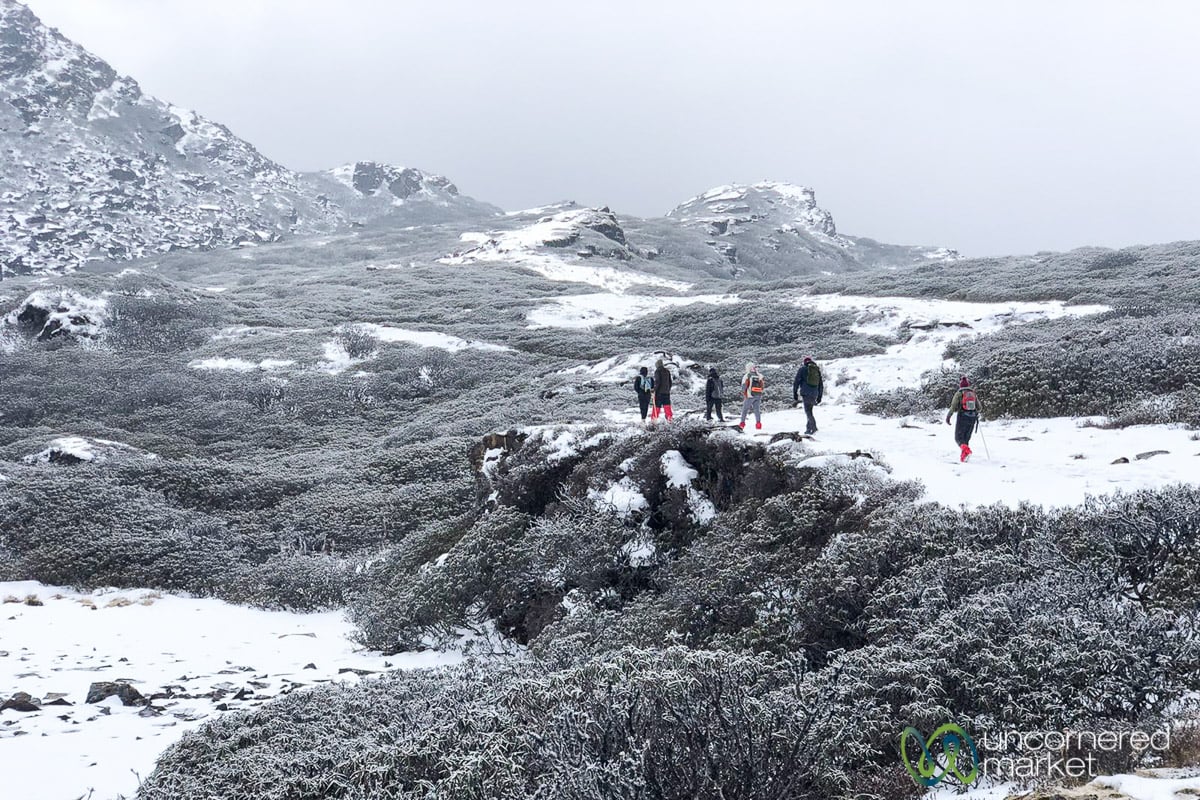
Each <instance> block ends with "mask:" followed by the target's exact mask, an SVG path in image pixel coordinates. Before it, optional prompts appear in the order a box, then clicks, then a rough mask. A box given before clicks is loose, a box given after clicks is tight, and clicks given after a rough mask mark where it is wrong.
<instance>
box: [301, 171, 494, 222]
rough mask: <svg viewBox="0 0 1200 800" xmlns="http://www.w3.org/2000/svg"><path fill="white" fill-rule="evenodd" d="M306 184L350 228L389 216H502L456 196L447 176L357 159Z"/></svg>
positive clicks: (428, 219) (312, 176) (453, 218)
mask: <svg viewBox="0 0 1200 800" xmlns="http://www.w3.org/2000/svg"><path fill="white" fill-rule="evenodd" d="M302 179H303V181H304V183H305V185H306V186H307V187H308V188H309V190H311V191H312V192H315V193H316V195H317V198H318V199H320V200H324V201H325V202H327V203H328V204H329V206H330V207H331V208H333V209H335V210H336V211H337V213H338V214H339V215H341V216H342V217H344V218H345V220H346V221H347V222H349V223H351V224H362V223H367V222H373V221H377V220H381V219H386V218H392V219H394V220H399V221H402V222H403V224H405V225H422V224H437V223H443V222H453V221H466V220H476V219H481V218H486V217H492V216H497V215H499V214H502V213H503V212H502V211H501V210H500V209H499V208H497V207H495V206H493V205H489V204H487V203H483V202H480V201H478V200H475V199H473V198H471V197H467V196H466V195H463V194H460V193H459V191H458V187H457V186H455V185H454V184H453V183H452V182H451V181H450V179H449V178H446V177H444V176H442V175H435V174H433V173H432V172H425V171H423V170H419V169H413V168H412V167H398V166H394V165H392V164H380V163H378V162H375V161H358V162H355V163H353V164H345V165H343V166H340V167H337V168H335V169H331V170H326V171H324V172H310V173H306V174H305V175H303V176H302Z"/></svg>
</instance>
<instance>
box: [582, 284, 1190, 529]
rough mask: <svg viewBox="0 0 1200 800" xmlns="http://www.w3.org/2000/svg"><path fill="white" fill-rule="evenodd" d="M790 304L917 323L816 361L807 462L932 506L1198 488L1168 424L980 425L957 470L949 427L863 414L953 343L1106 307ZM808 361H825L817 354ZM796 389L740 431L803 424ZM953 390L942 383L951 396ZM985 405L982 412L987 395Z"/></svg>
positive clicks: (602, 373)
mask: <svg viewBox="0 0 1200 800" xmlns="http://www.w3.org/2000/svg"><path fill="white" fill-rule="evenodd" d="M794 302H796V303H798V304H802V305H806V306H808V307H812V308H820V309H824V310H828V309H834V308H842V309H853V310H857V311H859V312H860V313H859V317H858V322H857V324H856V327H857V328H858V329H860V330H863V331H865V332H870V333H877V334H880V335H889V336H894V335H896V334H897V332H898V331H899V329H900V328H901V326H905V325H907V326H909V327H910V328H912V327H917V326H919V327H918V328H917V330H916V332H915V335H913V336H912V337H911V338H910V339H909V340H908V341H907V342H905V343H903V344H897V345H893V346H891V347H889V348H888V351H887V352H886V353H885V354H882V355H874V356H861V357H858V358H847V359H838V360H832V361H829V362H825V363H823V364H822V367H823V370H824V377H825V385H826V390H825V398H824V402H823V403H822V404H821V405H820V406H818V407H817V410H816V412H815V415H816V418H817V424H818V427H819V430H818V433H817V438H816V441H810V442H806V443H805V447H806V449H807V452H808V453H811V455H812V456H813V457H814V460H813V461H812V464H813V465H814V466H816V465H821V464H828V463H836V462H838V461H839V460H840V459H838V458H837V457H836V456H837V454H844V453H851V452H854V451H866V452H868V453H871V454H872V455H873V456H875V457H876V458H877V459H879V460H880V461H882V462H883V463H886V464H887V465H889V466H890V468H891V474H892V476H893V477H895V478H898V479H902V480H909V479H916V480H920V481H921V482H922V483H923V484H924V486H925V489H926V493H925V497H926V498H927V499H928V500H933V501H938V502H942V503H946V504H948V505H952V506H957V505H960V504H966V505H969V506H978V505H985V504H989V503H1005V504H1009V505H1013V506H1015V505H1017V504H1019V503H1021V502H1031V503H1035V504H1042V505H1046V506H1066V505H1075V504H1078V503H1080V502H1082V501H1083V500H1084V498H1085V497H1086V496H1088V495H1099V494H1110V493H1112V492H1114V491H1116V490H1118V489H1123V490H1134V489H1139V488H1151V487H1156V486H1163V485H1166V484H1170V483H1175V482H1179V481H1188V480H1191V481H1195V480H1197V478H1196V476H1197V475H1200V470H1197V466H1198V465H1200V459H1198V457H1200V441H1195V440H1193V439H1192V433H1191V432H1190V431H1187V430H1184V429H1182V428H1179V427H1174V426H1167V425H1145V426H1135V427H1131V428H1125V429H1122V430H1103V429H1100V428H1093V427H1083V423H1084V422H1085V420H1081V419H1073V418H1060V419H1011V420H988V419H986V418H985V420H984V422H983V423H982V424H981V427H980V433H978V434H976V436H975V438H974V439H973V440H972V444H973V447H974V452H975V454H974V455H973V456H972V457H971V459H970V461H969V462H968V463H966V464H962V463H960V462H959V460H958V448H957V446H956V445H955V443H954V432H953V429H952V427H950V426H948V425H945V424H942V423H941V422H940V421H929V420H910V419H904V420H901V419H883V418H880V417H875V416H869V415H866V414H860V413H858V410H857V407H856V404H855V399H856V396H857V392H858V391H859V390H860V389H864V388H871V389H889V388H896V387H899V386H906V385H910V386H911V385H916V384H917V383H918V382H919V380H920V376H921V373H922V372H924V371H926V370H929V369H936V368H937V367H939V366H952V365H951V364H948V363H947V362H944V361H943V359H942V354H943V351H944V349H945V346H946V344H947V343H948V342H949V341H951V340H952V339H954V338H957V337H962V336H978V335H980V334H983V333H990V332H993V331H996V330H999V329H1000V328H1002V327H1004V326H1006V325H1016V324H1023V323H1027V322H1032V321H1034V320H1038V319H1049V318H1054V317H1059V316H1063V315H1067V314H1077V315H1083V314H1095V313H1099V312H1102V311H1104V310H1106V309H1105V307H1103V306H1076V307H1069V306H1064V305H1063V304H1061V303H962V302H943V301H928V300H917V299H912V298H875V297H849V296H842V295H813V296H801V297H796V298H794ZM801 355H805V354H797V361H799V357H800V356H801ZM812 355H814V356H815V357H816V358H817V359H818V361H820V353H819V352H818V353H814V354H812ZM635 356H636V358H634V360H633V361H631V360H630V358H631V357H629V356H616V357H614V358H612V359H610V360H608V361H605V362H601V363H599V364H588V365H581V366H580V367H578V368H576V371H577V372H579V373H580V374H587V375H594V376H595V377H596V379H598V380H605V379H611V378H612V377H613V376H617V377H618V378H627V377H628V376H632V374H633V369H632V367H633V365H634V363H635V362H640V363H646V359H647V358H648V356H646V355H644V354H635ZM651 363H652V362H651ZM739 379H740V376H725V384H726V389H727V391H726V395H727V396H728V397H729V399H730V402H727V404H726V406H725V417H726V420H728V421H730V422H731V423H736V422H737V421H738V420H739V418H740V412H741V406H740V401H736V400H735V399H734V398H736V395H737V388H736V387H737V382H738V380H739ZM839 383H840V384H841V385H839ZM696 386H697V387H702V386H703V384H702V383H697V384H696ZM791 388H792V387H791V385H790V381H789V385H785V386H769V387H768V390H767V395H766V401H765V404H764V411H765V413H764V414H763V429H762V431H760V432H755V431H754V429H753V424H754V423H753V417H750V421H749V424H748V425H747V435H755V434H756V435H758V436H759V437H761V438H762V439H764V440H766V439H769V437H770V436H772V435H774V434H777V433H784V432H801V431H803V430H804V429H805V417H804V412H803V410H801V409H796V408H793V407H792V392H791ZM953 389H954V387H953V386H949V387H947V396H949V394H950V393H951V392H952V391H953ZM696 391H700V389H699V388H697V389H696ZM981 399H982V400H983V401H984V403H985V409H986V402H987V398H986V397H983V398H981ZM674 400H675V413H676V414H677V415H678V414H681V413H683V412H684V411H687V410H689V409H697V408H699V409H700V410H703V400H702V398H701V397H699V396H697V395H696V394H692V395H686V394H683V393H676V396H675V398H674ZM985 417H986V414H985ZM610 418H612V419H614V420H621V421H626V422H630V423H635V424H640V423H637V419H638V414H637V410H636V409H635V408H626V409H622V410H620V411H619V412H618V413H615V414H613V415H610ZM1155 451H1164V452H1159V453H1156V452H1155ZM1151 454H1153V455H1151ZM1139 456H1143V457H1142V458H1139ZM1119 459H1127V461H1128V463H1113V462H1114V461H1118V460H1119Z"/></svg>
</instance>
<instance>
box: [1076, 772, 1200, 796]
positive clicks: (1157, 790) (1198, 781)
mask: <svg viewBox="0 0 1200 800" xmlns="http://www.w3.org/2000/svg"><path fill="white" fill-rule="evenodd" d="M1092 783H1093V784H1095V785H1096V786H1103V787H1107V788H1109V789H1115V790H1116V791H1118V792H1121V793H1122V794H1125V795H1128V796H1129V797H1130V798H1132V800H1179V799H1180V798H1188V797H1195V796H1196V795H1197V794H1200V776H1194V777H1188V778H1167V777H1147V776H1142V775H1105V776H1102V777H1099V778H1096V779H1095V780H1093V781H1092Z"/></svg>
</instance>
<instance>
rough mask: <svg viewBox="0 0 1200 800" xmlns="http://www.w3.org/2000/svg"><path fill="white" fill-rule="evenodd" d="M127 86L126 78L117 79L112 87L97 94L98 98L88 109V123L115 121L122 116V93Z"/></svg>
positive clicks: (96, 97)
mask: <svg viewBox="0 0 1200 800" xmlns="http://www.w3.org/2000/svg"><path fill="white" fill-rule="evenodd" d="M127 85H128V84H127V83H126V79H125V78H117V79H116V80H115V81H113V82H112V84H111V85H109V86H107V87H105V88H104V89H101V90H100V91H99V92H96V96H95V97H94V98H93V99H92V107H91V108H90V109H88V116H87V118H88V122H95V121H96V120H101V119H115V118H117V117H119V116H121V112H120V110H119V106H120V102H121V91H122V90H123V89H125V88H126V86H127Z"/></svg>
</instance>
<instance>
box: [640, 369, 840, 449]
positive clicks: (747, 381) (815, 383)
mask: <svg viewBox="0 0 1200 800" xmlns="http://www.w3.org/2000/svg"><path fill="white" fill-rule="evenodd" d="M673 382H674V378H673V376H672V375H671V370H670V369H668V368H667V366H666V365H665V364H664V363H663V360H662V359H661V358H660V359H658V361H657V362H656V363H655V365H654V374H653V375H651V374H650V370H649V369H648V368H646V367H642V368H641V370H640V371H639V373H638V375H637V376H635V377H634V379H633V386H634V389H635V390H636V391H637V397H638V408H639V410H640V411H641V414H642V420H643V421H645V420H646V417H647V416H649V418H650V420H651V421H657V420H658V418H659V416H660V415H662V416H663V417H664V418H665V419H666V420H667V421H668V422H670V421H671V420H672V419H674V417H675V411H674V409H673V408H672V407H671V386H672V384H673ZM766 389H767V382H766V380H765V379H764V378H763V376H762V373H761V372H760V371H759V369H758V365H757V364H754V363H748V364H746V373H745V375H743V376H742V383H741V397H742V419H741V422H739V423H738V427H739V428H741V429H743V430H745V428H746V418H747V417H748V416H749V415H750V414H754V427H755V428H756V429H758V430H761V429H762V399H763V393H764V392H766ZM824 395H825V381H824V378H823V377H822V375H821V368H820V367H819V366H817V363H816V362H815V361H813V360H812V359H811V358H809V357H805V359H804V363H803V364H802V365H801V366H800V369H799V370H797V371H796V379H795V380H794V381H793V382H792V399H793V400H794V401H795V404H796V405H797V406H799V405H800V404H801V403H803V404H804V414H805V416H806V417H807V419H808V425H807V427H806V428H805V431H804V432H805V433H807V434H808V435H810V436H811V435H812V434H814V433H816V432H817V420H816V418H815V417H814V416H813V407H814V406H817V405H819V404H820V403H821V399H822V398H823V397H824ZM724 403H725V382H724V381H723V380H721V375H720V373H718V372H717V368H716V367H709V368H708V380H707V382H706V383H705V385H704V419H706V420H707V421H709V422H712V418H713V412H714V411H715V412H716V414H717V421H719V422H724V421H725V415H724V413H723V409H722V407H723V406H724Z"/></svg>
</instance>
